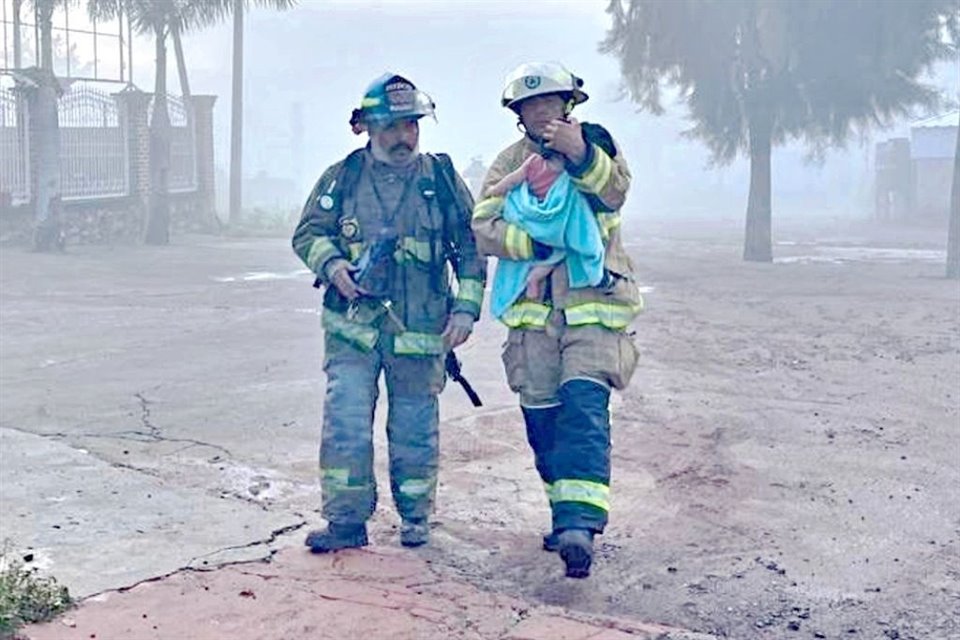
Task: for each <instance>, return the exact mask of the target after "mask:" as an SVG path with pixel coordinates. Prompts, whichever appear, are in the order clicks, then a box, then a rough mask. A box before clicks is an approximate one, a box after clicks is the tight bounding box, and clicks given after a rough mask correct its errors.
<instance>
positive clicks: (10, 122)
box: [0, 89, 30, 204]
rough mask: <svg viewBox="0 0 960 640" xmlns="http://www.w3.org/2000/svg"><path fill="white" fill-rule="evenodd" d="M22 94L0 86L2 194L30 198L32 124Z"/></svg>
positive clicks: (19, 199) (12, 198)
mask: <svg viewBox="0 0 960 640" xmlns="http://www.w3.org/2000/svg"><path fill="white" fill-rule="evenodd" d="M28 118H29V113H28V111H27V108H26V105H25V104H24V103H23V97H22V96H20V95H18V94H17V93H16V92H14V91H11V90H9V89H0V194H6V196H2V195H0V197H9V198H10V201H11V204H20V203H23V202H28V201H29V200H30V127H29V121H28Z"/></svg>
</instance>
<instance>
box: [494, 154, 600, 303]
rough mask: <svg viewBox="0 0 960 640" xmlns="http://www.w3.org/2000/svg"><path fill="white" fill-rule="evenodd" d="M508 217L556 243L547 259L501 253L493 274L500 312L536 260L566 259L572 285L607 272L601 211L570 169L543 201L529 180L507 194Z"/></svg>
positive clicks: (590, 282) (550, 243) (540, 238)
mask: <svg viewBox="0 0 960 640" xmlns="http://www.w3.org/2000/svg"><path fill="white" fill-rule="evenodd" d="M503 218H504V220H506V221H507V222H510V223H513V224H515V225H518V226H519V227H521V228H522V229H523V230H524V231H526V232H527V233H528V234H529V235H530V237H532V238H533V239H534V240H536V241H537V242H540V243H543V244H545V245H547V246H550V247H553V249H554V251H553V254H552V255H551V256H550V257H549V258H548V259H546V260H544V261H541V262H537V261H533V260H508V259H504V258H500V260H498V262H497V271H496V274H495V275H494V278H493V291H492V295H491V297H490V310H491V311H492V312H493V315H494V317H496V318H500V317H501V316H502V315H503V314H504V312H506V310H507V309H509V308H510V306H511V305H512V304H513V303H515V302H516V301H517V300H518V299H519V298H520V297H521V296H522V295H523V294H524V290H525V289H526V282H527V276H528V275H529V273H530V269H532V268H533V266H534V265H536V264H542V263H550V264H556V263H558V262H560V261H561V260H564V261H565V262H566V266H567V276H568V278H569V284H570V288H572V289H576V288H579V287H593V286H596V285H597V284H599V283H600V280H601V278H603V258H604V249H603V237H602V236H601V235H600V228H599V226H598V225H597V219H596V216H594V215H593V211H592V210H591V209H590V205H589V204H588V203H587V200H586V198H584V197H583V194H581V193H580V191H579V190H578V189H577V188H576V187H575V186H574V185H573V182H572V181H571V179H570V176H569V174H567V173H566V172H563V173H561V174H560V175H559V176H558V177H557V180H556V181H555V182H554V183H553V185H552V186H551V187H550V190H549V191H548V192H547V195H546V197H545V198H544V199H543V202H540V201H539V200H538V199H537V197H536V196H535V195H534V194H532V193H531V192H530V187H529V186H528V185H527V183H526V182H524V183H522V184H521V185H520V186H518V187H515V188H514V189H512V190H511V191H510V192H509V193H508V194H507V198H506V202H505V203H504V209H503Z"/></svg>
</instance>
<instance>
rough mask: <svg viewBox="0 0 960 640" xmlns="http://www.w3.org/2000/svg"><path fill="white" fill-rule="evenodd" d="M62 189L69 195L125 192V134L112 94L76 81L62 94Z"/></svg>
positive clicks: (126, 171) (100, 194)
mask: <svg viewBox="0 0 960 640" xmlns="http://www.w3.org/2000/svg"><path fill="white" fill-rule="evenodd" d="M58 117H59V122H60V193H61V195H62V197H63V198H64V199H68V198H100V197H109V196H122V195H126V194H127V192H128V187H129V175H130V174H129V170H128V166H129V163H128V158H127V143H126V135H125V132H124V130H123V127H122V126H121V123H120V112H119V108H118V106H117V102H116V100H114V99H113V97H111V96H109V95H107V94H105V93H103V92H100V91H97V90H96V89H92V88H90V87H87V86H84V85H82V84H75V85H73V86H72V87H71V88H70V90H69V91H68V92H67V93H65V94H64V95H63V96H62V97H61V98H60V103H59V105H58Z"/></svg>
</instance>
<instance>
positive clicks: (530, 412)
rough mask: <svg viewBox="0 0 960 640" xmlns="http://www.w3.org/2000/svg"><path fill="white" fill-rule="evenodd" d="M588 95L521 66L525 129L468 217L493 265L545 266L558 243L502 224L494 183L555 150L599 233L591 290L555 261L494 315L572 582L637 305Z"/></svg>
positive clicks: (578, 571) (515, 94) (518, 103)
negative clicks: (586, 118) (584, 115)
mask: <svg viewBox="0 0 960 640" xmlns="http://www.w3.org/2000/svg"><path fill="white" fill-rule="evenodd" d="M586 100H587V94H586V93H585V92H584V91H583V80H581V79H580V78H578V77H577V76H575V75H573V74H572V73H570V72H569V71H568V70H567V69H566V68H564V67H563V66H562V65H560V64H556V63H528V64H523V65H521V66H520V67H518V68H517V69H516V70H514V71H513V72H512V73H511V74H510V75H509V76H508V77H507V80H506V84H505V86H504V89H503V95H502V100H501V104H502V106H504V107H507V108H508V109H510V110H512V111H513V112H514V113H515V114H516V115H517V117H518V123H517V125H518V128H519V129H520V130H521V131H522V132H523V134H524V135H523V138H522V139H520V140H517V141H516V142H514V143H513V144H511V145H510V146H508V147H507V148H506V149H504V150H503V151H502V152H501V153H500V154H499V155H498V156H497V158H496V160H495V161H494V162H493V164H492V165H491V167H490V170H489V171H488V173H487V176H486V178H485V179H484V185H483V189H482V193H483V194H484V197H483V199H481V200H480V201H479V202H478V203H477V205H476V206H475V207H474V212H473V220H472V226H473V230H474V234H475V236H476V239H477V246H478V247H479V249H480V251H481V252H483V253H484V254H487V255H492V256H496V257H497V258H498V259H499V260H512V261H531V260H533V261H536V260H540V261H543V260H546V259H547V258H548V257H549V256H550V255H551V254H552V253H553V252H554V251H556V250H557V249H560V250H562V249H564V247H562V246H556V245H553V246H551V245H549V244H545V243H544V242H542V241H540V240H539V239H538V237H536V235H531V233H534V232H533V231H528V229H526V228H524V227H523V226H522V225H521V224H514V223H511V222H508V221H507V219H505V215H504V213H505V211H504V203H505V201H508V200H509V198H506V199H505V198H504V197H503V196H502V195H499V194H498V193H497V190H496V189H493V187H494V185H496V184H497V183H498V182H500V181H501V180H502V179H503V178H505V177H506V176H507V175H508V174H510V173H511V172H514V171H516V170H517V169H518V168H520V167H521V165H523V163H524V162H525V161H526V160H527V159H528V158H529V157H530V156H532V155H534V154H541V155H544V156H547V157H549V156H555V155H558V154H559V155H560V156H561V158H562V160H563V164H564V168H565V170H566V171H567V172H568V173H569V175H570V176H571V178H572V183H573V185H574V186H575V187H576V189H577V190H579V192H580V193H581V194H582V195H583V196H584V197H585V199H586V200H587V202H588V203H589V205H590V210H591V211H592V213H593V217H594V219H595V222H596V227H597V229H598V230H599V232H600V237H601V238H602V242H603V276H602V278H601V279H600V280H599V282H598V284H597V285H596V286H581V287H577V288H573V287H571V286H570V281H569V278H568V272H567V270H566V269H564V268H562V265H559V266H558V267H557V268H555V269H553V270H552V271H551V272H550V274H549V276H548V277H547V278H546V282H545V283H544V286H539V287H532V289H533V291H534V292H535V293H536V295H534V296H529V295H522V296H520V298H519V299H518V300H516V301H515V302H514V303H513V304H512V305H511V306H509V308H507V309H506V311H505V312H503V313H502V314H501V316H500V320H501V321H502V322H503V323H504V324H506V325H507V327H508V328H509V332H508V338H507V343H506V345H505V348H504V352H503V363H504V367H505V369H506V375H507V380H508V383H509V385H510V388H511V389H512V390H513V391H514V392H516V393H517V394H519V397H520V407H521V411H522V413H523V418H524V422H525V424H526V432H527V439H528V441H529V443H530V446H531V448H532V449H533V454H534V463H535V466H536V468H537V471H538V472H539V474H540V478H541V479H542V481H543V483H544V486H545V488H546V493H547V497H548V499H549V502H550V507H551V512H552V520H553V522H552V525H553V526H552V530H551V531H550V532H549V533H548V534H546V535H544V537H543V545H544V548H545V549H547V550H548V551H559V553H560V556H561V558H562V559H563V561H564V564H565V569H566V575H567V576H568V577H571V578H584V577H587V576H588V575H589V574H590V566H591V563H592V561H593V540H594V536H595V535H597V534H600V533H602V532H603V530H604V527H605V525H606V524H607V514H608V512H609V509H610V505H609V494H610V487H609V485H610V410H609V402H610V392H611V389H618V390H622V389H624V388H626V386H627V384H628V383H629V381H630V378H631V376H632V375H633V372H634V369H635V368H636V363H637V351H636V348H635V346H634V344H633V339H632V337H631V335H630V334H629V333H628V328H629V326H630V324H631V322H632V321H633V319H634V317H635V316H636V315H637V313H638V312H639V311H640V310H641V308H642V300H641V298H640V293H639V290H638V287H637V284H636V280H635V276H634V267H633V265H632V263H631V261H630V258H629V257H628V256H627V254H626V252H625V251H624V248H623V243H622V241H621V225H620V210H621V208H622V207H623V204H624V200H625V198H626V195H627V190H628V188H629V186H630V172H629V170H628V168H627V164H626V162H625V160H624V158H623V154H622V153H621V150H620V147H619V146H618V145H617V144H616V142H615V141H614V140H613V137H612V136H611V135H610V133H609V132H608V131H607V130H606V129H605V128H603V127H602V126H600V125H596V124H589V123H580V122H578V121H577V120H576V119H575V118H573V117H572V116H571V111H572V109H573V108H574V107H575V106H576V105H578V104H581V103H583V102H585V101H586ZM530 290H531V288H528V289H527V293H528V294H529V292H530Z"/></svg>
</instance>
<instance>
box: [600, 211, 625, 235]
mask: <svg viewBox="0 0 960 640" xmlns="http://www.w3.org/2000/svg"><path fill="white" fill-rule="evenodd" d="M597 224H598V225H599V226H600V235H601V236H603V239H604V240H607V239H608V238H609V237H610V232H611V231H613V230H614V229H616V228H617V227H619V226H620V214H619V213H617V212H613V213H598V214H597Z"/></svg>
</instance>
